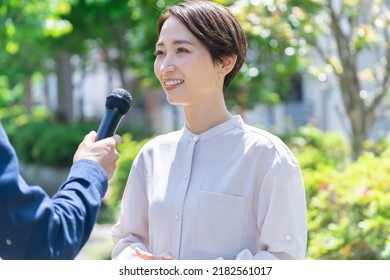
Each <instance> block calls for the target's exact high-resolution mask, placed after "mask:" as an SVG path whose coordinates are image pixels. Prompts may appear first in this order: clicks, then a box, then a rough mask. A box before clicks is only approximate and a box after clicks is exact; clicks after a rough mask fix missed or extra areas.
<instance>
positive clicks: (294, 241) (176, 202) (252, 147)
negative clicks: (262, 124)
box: [112, 0, 307, 260]
mask: <svg viewBox="0 0 390 280" xmlns="http://www.w3.org/2000/svg"><path fill="white" fill-rule="evenodd" d="M157 30H158V41H157V43H156V50H155V54H156V60H155V64H154V72H155V74H156V77H157V78H158V80H159V81H160V83H161V86H162V87H163V89H164V91H165V93H166V97H167V100H168V102H169V103H170V104H172V105H182V106H183V108H184V115H185V124H184V126H183V128H182V129H181V130H179V131H175V132H172V133H168V134H166V135H161V136H158V137H156V138H154V139H152V140H151V141H149V142H148V143H147V144H146V145H145V146H144V147H143V148H142V149H141V151H140V153H139V154H138V155H137V157H136V159H135V160H134V162H133V165H132V168H131V171H130V175H129V178H128V182H127V186H126V189H125V191H124V194H123V199H122V205H121V214H120V217H119V221H118V223H117V224H116V225H114V227H113V228H112V235H113V239H114V241H115V243H116V246H115V248H114V250H113V253H112V258H114V259H145V260H156V259H157V260H162V259H164V260H169V259H201V260H208V259H303V258H304V257H305V251H306V240H307V237H306V236H307V233H306V227H307V222H306V200H305V191H304V186H303V182H302V176H301V171H300V168H299V165H298V162H297V160H296V159H295V157H294V156H293V154H292V153H291V151H290V150H289V149H288V148H287V146H286V145H285V144H284V143H283V142H282V141H281V140H280V139H279V138H277V137H276V136H274V135H272V134H270V133H268V132H266V131H264V130H260V129H257V128H255V127H252V126H249V125H247V124H245V123H244V122H243V120H242V119H241V117H240V116H238V115H237V116H232V115H231V114H230V112H229V111H228V110H227V107H226V104H225V99H224V94H226V93H227V89H228V86H229V84H230V82H231V81H232V79H233V78H234V77H235V75H236V74H237V72H238V71H240V69H241V67H242V65H243V63H244V60H245V56H246V51H247V42H246V38H245V35H244V33H243V31H242V29H241V26H240V25H239V24H238V22H237V21H236V19H235V18H234V17H233V15H232V14H231V13H230V12H229V11H228V10H227V9H226V8H225V7H223V6H221V5H218V4H216V3H213V2H211V1H200V0H189V1H185V2H182V3H181V4H178V5H176V6H171V7H169V8H168V9H167V10H166V11H165V12H164V13H163V14H162V15H161V17H160V19H159V21H158V25H157Z"/></svg>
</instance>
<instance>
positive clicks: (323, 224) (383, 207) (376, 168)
mask: <svg viewBox="0 0 390 280" xmlns="http://www.w3.org/2000/svg"><path fill="white" fill-rule="evenodd" d="M389 155H390V149H388V150H386V152H384V153H383V154H382V155H381V156H374V155H373V154H372V153H364V154H363V155H362V156H360V158H359V159H358V160H357V161H356V162H354V163H352V164H350V165H348V166H347V167H346V168H345V170H342V171H335V170H333V171H330V170H327V171H325V172H324V170H317V171H316V173H322V174H321V175H320V176H321V177H322V180H320V181H318V180H317V181H314V180H312V181H311V182H310V181H307V182H306V184H308V185H309V186H307V187H309V188H312V189H314V186H316V187H317V191H316V192H315V193H314V194H313V195H312V196H311V197H308V209H309V215H308V220H309V245H308V258H310V259H389V258H390V246H389V245H390V214H389V211H388V206H389V205H390V194H389V190H390V172H389V171H390V160H389ZM311 175H312V174H311ZM304 176H307V177H309V174H306V173H304ZM312 178H313V179H314V177H312ZM310 184H312V185H311V186H310Z"/></svg>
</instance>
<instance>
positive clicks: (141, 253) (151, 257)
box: [134, 248, 173, 260]
mask: <svg viewBox="0 0 390 280" xmlns="http://www.w3.org/2000/svg"><path fill="white" fill-rule="evenodd" d="M134 250H135V253H136V254H137V256H138V257H140V258H141V259H143V260H173V257H172V254H171V253H168V252H167V253H164V254H161V255H160V256H155V255H152V254H151V253H149V252H145V251H143V250H141V249H139V248H135V249H134Z"/></svg>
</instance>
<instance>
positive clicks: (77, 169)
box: [69, 159, 108, 197]
mask: <svg viewBox="0 0 390 280" xmlns="http://www.w3.org/2000/svg"><path fill="white" fill-rule="evenodd" d="M75 177H78V178H82V179H85V180H87V181H88V182H90V183H91V184H92V185H93V186H95V187H96V188H97V189H98V191H99V193H100V195H101V197H104V195H105V194H106V191H107V188H108V177H107V173H106V171H105V170H104V169H103V167H102V166H101V165H100V164H98V163H96V162H95V161H92V160H89V159H81V160H78V161H77V162H75V163H74V164H73V165H72V167H71V169H70V173H69V178H75Z"/></svg>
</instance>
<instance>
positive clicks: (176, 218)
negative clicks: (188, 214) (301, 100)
mask: <svg viewBox="0 0 390 280" xmlns="http://www.w3.org/2000/svg"><path fill="white" fill-rule="evenodd" d="M179 218H180V216H179V214H177V213H176V215H175V220H176V221H178V220H179Z"/></svg>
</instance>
